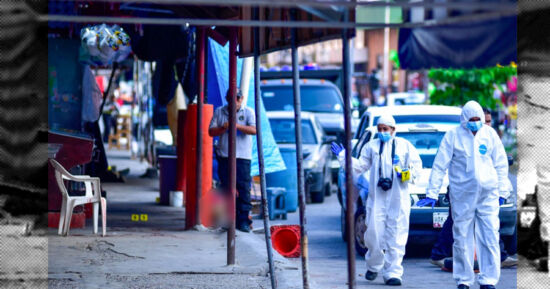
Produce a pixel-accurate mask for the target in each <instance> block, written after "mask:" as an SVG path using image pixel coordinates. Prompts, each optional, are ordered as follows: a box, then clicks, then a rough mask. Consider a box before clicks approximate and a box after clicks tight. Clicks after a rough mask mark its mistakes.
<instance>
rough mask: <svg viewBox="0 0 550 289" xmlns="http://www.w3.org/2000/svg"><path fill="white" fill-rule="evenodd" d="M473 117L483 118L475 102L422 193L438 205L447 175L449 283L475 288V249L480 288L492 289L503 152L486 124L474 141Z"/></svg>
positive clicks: (505, 192)
mask: <svg viewBox="0 0 550 289" xmlns="http://www.w3.org/2000/svg"><path fill="white" fill-rule="evenodd" d="M472 117H479V118H480V120H483V119H484V118H485V116H484V114H483V109H482V108H481V106H480V105H479V104H478V103H477V102H475V101H469V102H467V103H466V104H465V105H464V107H463V109H462V115H461V117H460V123H461V124H460V126H458V127H456V128H455V129H453V130H450V131H448V132H447V133H446V134H445V136H444V137H443V140H442V141H441V144H440V146H439V151H438V152H437V155H436V157H435V160H434V163H433V167H432V173H431V175H430V181H429V185H428V188H427V189H426V196H427V197H429V198H432V199H437V196H438V194H439V190H440V187H441V184H442V182H443V177H444V176H445V173H446V171H447V169H448V170H449V187H450V188H449V189H450V192H449V197H450V201H451V213H452V217H453V220H454V225H453V237H454V244H453V277H454V279H455V280H456V282H457V284H459V285H460V284H464V285H467V286H470V287H471V286H472V285H473V284H474V282H475V275H474V271H473V267H474V248H475V249H476V252H477V258H478V261H479V271H480V273H479V283H480V284H481V285H496V283H497V282H498V280H499V278H500V249H499V235H498V230H499V225H500V222H499V218H498V213H499V197H503V198H507V197H508V196H509V194H510V192H509V190H510V188H509V184H508V183H509V181H508V180H507V178H508V158H507V156H506V152H505V151H504V146H503V145H502V142H501V141H500V138H499V136H498V135H497V133H496V131H495V130H494V129H493V128H491V127H490V126H487V125H485V124H484V125H482V127H481V128H480V129H479V130H478V131H477V133H476V135H475V136H474V134H473V133H472V131H471V130H470V129H468V128H467V126H466V124H467V123H468V121H469V120H470V119H471V118H472ZM474 234H475V237H474ZM474 239H475V241H474ZM474 242H475V243H474ZM474 245H475V247H474Z"/></svg>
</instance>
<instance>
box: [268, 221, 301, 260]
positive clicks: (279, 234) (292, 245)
mask: <svg viewBox="0 0 550 289" xmlns="http://www.w3.org/2000/svg"><path fill="white" fill-rule="evenodd" d="M270 230H271V242H272V246H273V249H275V251H277V252H278V253H279V254H281V255H282V256H284V257H287V258H296V257H300V252H301V247H300V225H277V226H271V228H270Z"/></svg>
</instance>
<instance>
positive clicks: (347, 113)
mask: <svg viewBox="0 0 550 289" xmlns="http://www.w3.org/2000/svg"><path fill="white" fill-rule="evenodd" d="M348 18H349V11H348V10H346V12H344V19H345V21H347V19H348ZM349 42H350V40H349V37H348V29H343V30H342V64H343V69H344V83H343V84H344V85H343V88H344V131H345V142H344V147H345V148H346V150H345V153H346V155H345V159H346V164H345V172H346V192H347V194H348V197H347V198H346V208H347V210H346V227H347V228H346V230H347V231H346V232H347V237H348V243H347V246H348V288H350V289H352V288H355V286H356V284H355V242H354V241H353V240H355V237H354V235H355V234H354V233H355V229H354V227H355V224H354V218H353V215H354V212H355V210H354V202H353V200H354V198H353V197H352V196H351V194H352V193H353V183H352V177H351V170H352V168H351V143H350V141H351V104H350V98H351V69H350V66H351V65H350V62H351V59H350V46H349Z"/></svg>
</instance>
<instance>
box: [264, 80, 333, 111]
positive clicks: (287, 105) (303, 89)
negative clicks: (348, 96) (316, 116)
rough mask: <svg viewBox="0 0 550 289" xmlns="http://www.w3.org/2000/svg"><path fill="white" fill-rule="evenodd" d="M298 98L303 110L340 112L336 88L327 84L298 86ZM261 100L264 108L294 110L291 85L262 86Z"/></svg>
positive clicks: (269, 109)
mask: <svg viewBox="0 0 550 289" xmlns="http://www.w3.org/2000/svg"><path fill="white" fill-rule="evenodd" d="M300 99H301V102H302V103H301V104H302V110H303V111H310V112H342V111H343V103H342V99H341V98H340V95H338V91H337V88H336V87H334V86H328V85H302V86H300ZM262 100H263V102H264V106H265V109H266V110H268V111H273V110H286V111H292V110H294V93H293V92H292V86H291V85H266V86H262Z"/></svg>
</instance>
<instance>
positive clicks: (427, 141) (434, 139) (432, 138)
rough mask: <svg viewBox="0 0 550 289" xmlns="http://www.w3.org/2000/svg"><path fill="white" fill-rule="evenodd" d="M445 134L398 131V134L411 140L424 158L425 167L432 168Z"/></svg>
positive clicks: (423, 164)
mask: <svg viewBox="0 0 550 289" xmlns="http://www.w3.org/2000/svg"><path fill="white" fill-rule="evenodd" d="M444 135H445V133H444V132H439V131H437V132H435V131H434V132H398V133H397V136H400V137H402V138H404V139H406V140H408V141H410V142H411V143H412V144H413V145H414V147H415V148H416V150H417V151H418V154H419V155H420V158H421V159H422V166H423V167H424V168H432V165H433V162H434V158H435V155H436V154H437V150H438V149H439V143H441V140H442V139H443V136H444Z"/></svg>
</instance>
